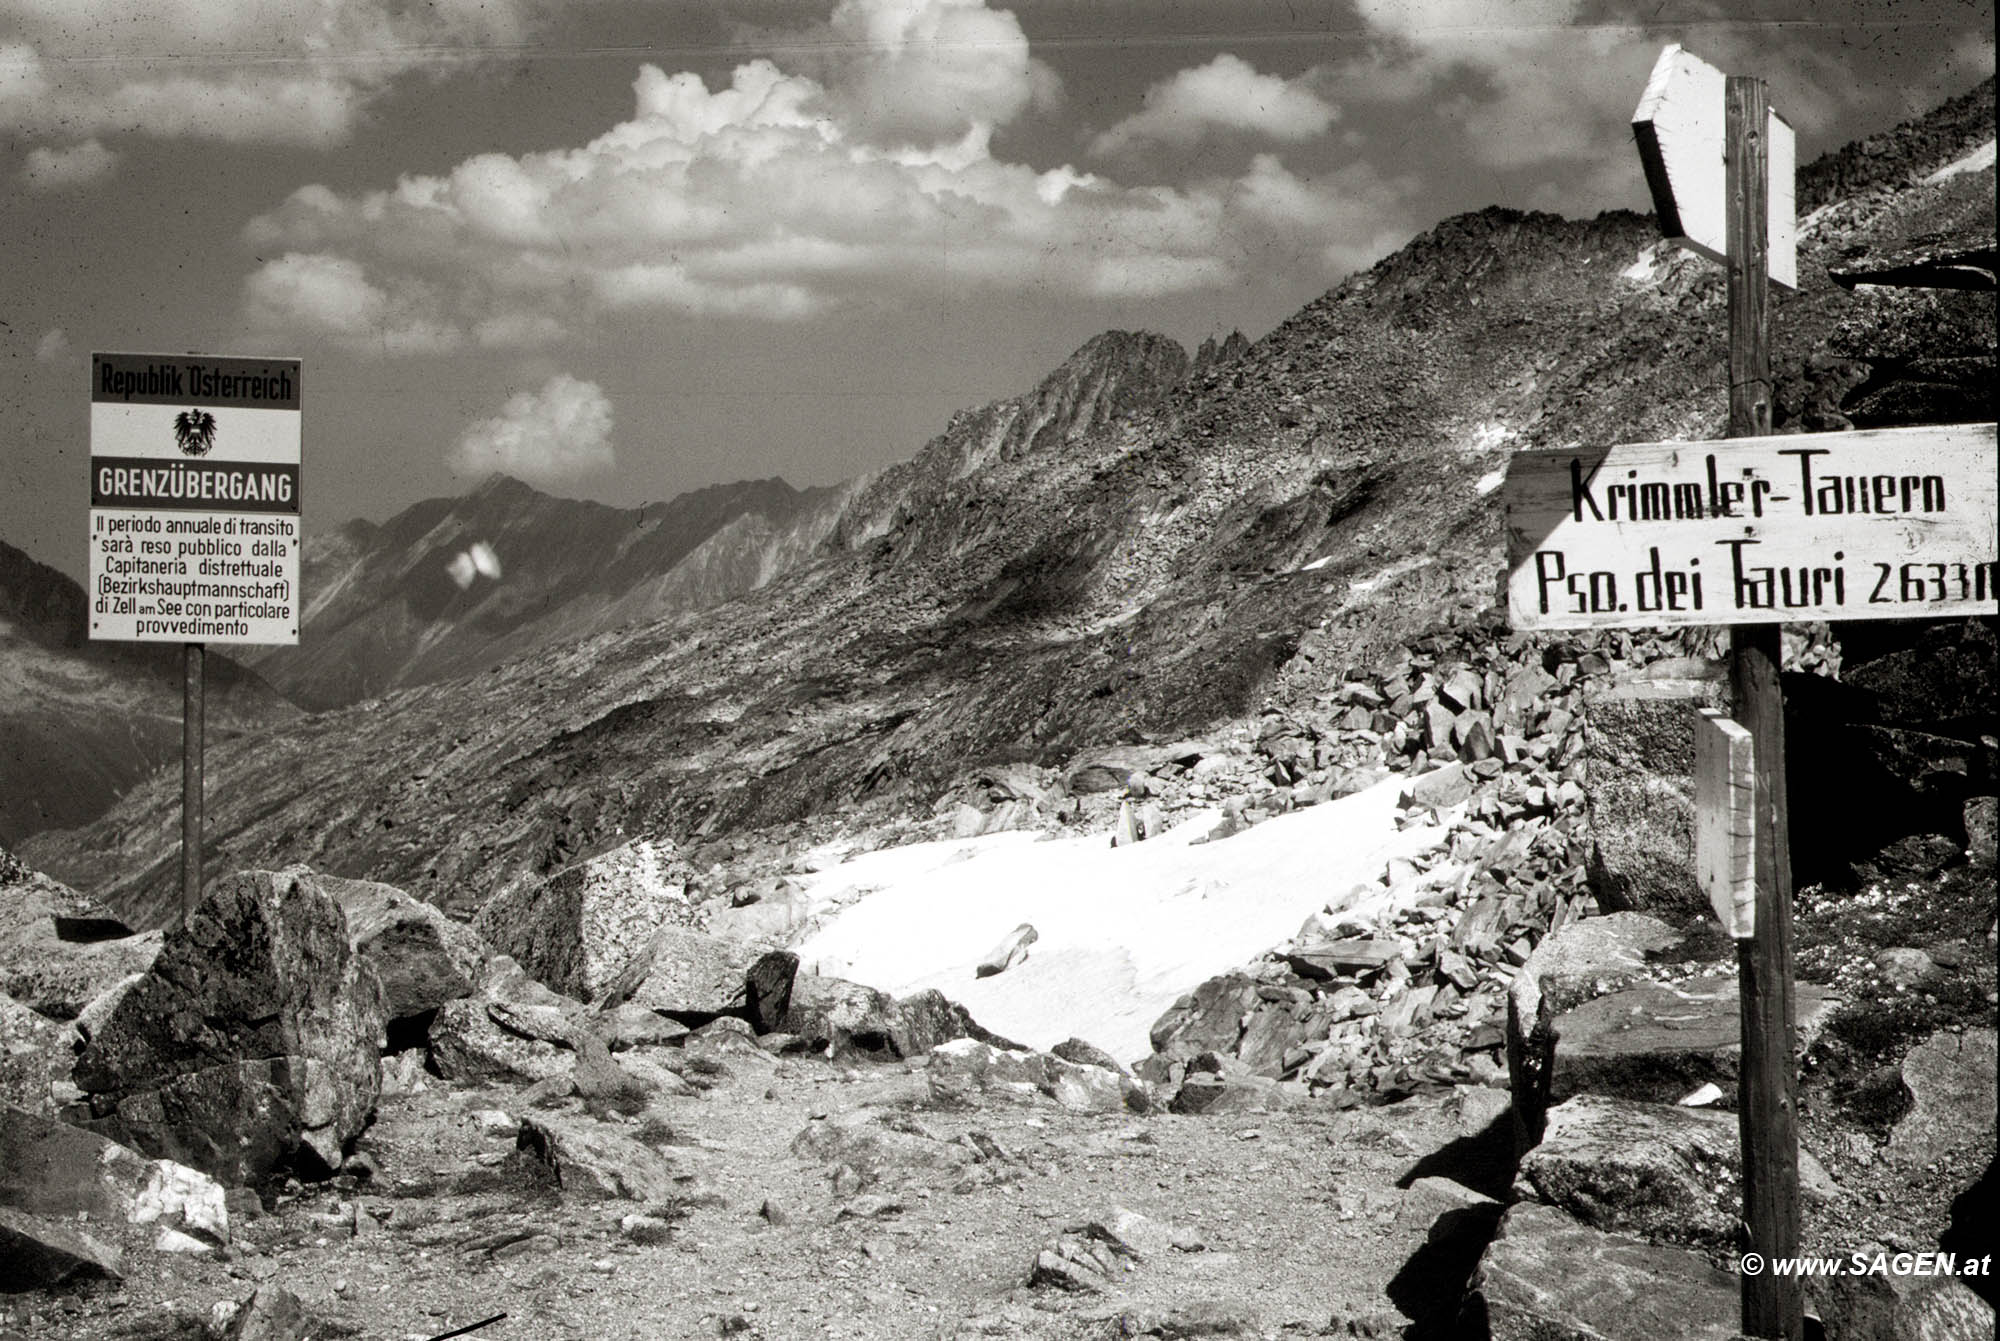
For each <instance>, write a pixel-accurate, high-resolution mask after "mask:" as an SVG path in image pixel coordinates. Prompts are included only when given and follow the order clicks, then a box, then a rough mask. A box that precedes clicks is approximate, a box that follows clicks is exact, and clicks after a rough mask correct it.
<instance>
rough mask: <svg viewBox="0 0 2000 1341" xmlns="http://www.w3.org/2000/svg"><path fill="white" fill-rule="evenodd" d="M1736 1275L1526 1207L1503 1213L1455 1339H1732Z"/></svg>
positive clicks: (1686, 1254) (1680, 1252) (1737, 1315)
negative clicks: (1497, 1233)
mask: <svg viewBox="0 0 2000 1341" xmlns="http://www.w3.org/2000/svg"><path fill="white" fill-rule="evenodd" d="M1741 1322H1742V1300H1741V1295H1740V1291H1739V1289H1738V1285H1737V1279H1736V1277H1734V1276H1732V1275H1730V1274H1729V1273H1728V1272H1725V1271H1718V1270H1716V1269H1715V1268H1714V1267H1712V1266H1710V1265H1709V1264H1708V1259H1707V1258H1706V1257H1703V1256H1702V1255H1701V1254H1699V1253H1695V1252H1690V1251H1689V1250H1687V1249H1685V1248H1663V1247H1659V1246H1656V1245H1654V1244H1650V1243H1642V1242H1640V1241H1639V1240H1638V1239H1633V1238H1626V1237H1624V1236H1623V1235H1619V1234H1606V1233H1604V1232H1603V1231H1601V1230H1596V1229H1591V1228H1590V1227H1588V1226H1587V1225H1580V1224H1578V1223H1577V1222H1576V1221H1574V1220H1572V1219H1570V1218H1569V1217H1568V1216H1566V1215H1564V1214H1563V1213H1562V1212H1561V1211H1557V1210H1553V1209H1551V1208H1549V1207H1547V1206H1542V1205H1538V1204H1536V1203H1534V1202H1523V1203H1521V1204H1519V1205H1517V1206H1514V1207H1513V1208H1511V1209H1510V1210H1509V1211H1508V1212H1507V1214H1506V1215H1505V1216H1503V1217H1502V1218H1501V1221H1500V1232H1499V1235H1498V1236H1497V1237H1496V1238H1495V1239H1494V1240H1493V1243H1492V1244H1491V1245H1490V1246H1489V1247H1488V1248H1487V1249H1486V1254H1485V1256H1483V1257H1481V1258H1480V1260H1479V1269H1478V1270H1477V1271H1476V1272H1475V1273H1474V1274H1473V1278H1472V1287H1471V1292H1470V1293H1469V1294H1468V1295H1467V1296H1466V1306H1465V1314H1464V1316H1463V1317H1462V1318H1461V1327H1460V1332H1459V1334H1460V1335H1468V1336H1478V1335H1485V1334H1486V1333H1484V1332H1481V1331H1479V1330H1478V1328H1479V1327H1480V1326H1481V1325H1482V1324H1483V1326H1484V1327H1485V1328H1487V1329H1489V1330H1490V1334H1491V1337H1492V1341H1660V1338H1662V1337H1675V1338H1678V1341H1734V1338H1735V1337H1736V1336H1737V1335H1738V1334H1739V1333H1738V1328H1739V1326H1740V1325H1741Z"/></svg>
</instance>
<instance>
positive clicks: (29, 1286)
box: [0, 1206, 122, 1294]
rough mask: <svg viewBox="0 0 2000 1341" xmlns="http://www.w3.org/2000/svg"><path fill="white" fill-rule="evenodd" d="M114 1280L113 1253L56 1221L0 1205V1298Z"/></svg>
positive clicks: (117, 1274) (116, 1265)
mask: <svg viewBox="0 0 2000 1341" xmlns="http://www.w3.org/2000/svg"><path fill="white" fill-rule="evenodd" d="M120 1279H122V1275H121V1273H120V1271H119V1259H118V1252H117V1250H116V1249H115V1248H111V1247H109V1246H107V1245H105V1244H102V1243H99V1242H98V1241H97V1240H96V1239H94V1238H92V1237H90V1235H88V1234H84V1233H80V1232H78V1231H77V1230H75V1229H72V1228H70V1227H69V1226H68V1225H65V1224H62V1223H60V1222H59V1221H56V1220H51V1219H46V1218H44V1217H42V1216H39V1215H29V1214H28V1213H27V1212H25V1211H15V1210H9V1209H8V1208H7V1207H5V1206H0V1293H6V1294H16V1293H19V1292H20V1291H22V1290H45V1289H49V1288H51V1287H53V1286H58V1285H67V1284H69V1283H70V1282H72V1281H83V1280H120Z"/></svg>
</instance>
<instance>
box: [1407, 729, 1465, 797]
mask: <svg viewBox="0 0 2000 1341" xmlns="http://www.w3.org/2000/svg"><path fill="white" fill-rule="evenodd" d="M1446 730H1447V732H1449V728H1448V727H1447V728H1446ZM1472 788H1473V775H1472V774H1471V773H1470V772H1469V771H1467V770H1466V768H1465V767H1464V766H1462V765H1460V764H1446V765H1444V766H1443V767H1441V768H1433V769H1431V770H1430V771H1428V772H1426V773H1421V774H1418V775H1417V776H1416V777H1415V778H1413V779H1411V781H1410V785H1409V787H1408V788H1407V789H1405V791H1404V792H1403V796H1402V801H1403V804H1404V805H1405V806H1406V807H1416V808H1422V809H1429V810H1444V809H1447V808H1448V807H1451V806H1455V805H1457V804H1458V803H1459V802H1461V801H1464V800H1466V799H1468V798H1469V797H1471V795H1472Z"/></svg>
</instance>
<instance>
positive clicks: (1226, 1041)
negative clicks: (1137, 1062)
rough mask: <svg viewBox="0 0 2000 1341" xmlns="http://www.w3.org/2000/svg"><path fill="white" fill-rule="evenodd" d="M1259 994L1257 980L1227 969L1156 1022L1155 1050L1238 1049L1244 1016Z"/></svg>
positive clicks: (1181, 1053) (1187, 1053)
mask: <svg viewBox="0 0 2000 1341" xmlns="http://www.w3.org/2000/svg"><path fill="white" fill-rule="evenodd" d="M1259 1000H1260V998H1259V997H1258V995H1257V984H1256V982H1255V981H1254V980H1253V979H1251V978H1248V977H1246V976H1244V975H1243V974H1240V973H1226V974H1223V975H1221V976H1219V977H1215V978H1210V979H1209V980H1208V981H1207V982H1205V983H1203V984H1202V985H1201V986H1199V987H1197V988H1195V989H1194V991H1192V992H1190V993H1188V994H1187V995H1186V996H1183V997H1181V998H1180V999H1179V1000H1178V1001H1176V1002H1174V1004H1173V1005H1172V1006H1170V1007H1168V1008H1167V1010H1166V1012H1165V1013H1164V1014H1162V1015H1161V1016H1160V1018H1159V1019H1157V1020H1155V1021H1154V1022H1153V1028H1152V1031H1151V1033H1150V1036H1149V1037H1150V1040H1151V1042H1152V1045H1153V1051H1154V1052H1156V1053H1159V1054H1160V1055H1162V1056H1165V1057H1172V1058H1186V1057H1192V1056H1194V1055H1195V1054H1197V1053H1202V1052H1225V1053H1234V1052H1235V1051H1236V1043H1237V1040H1238V1039H1240V1038H1241V1037H1242V1036H1243V1023H1244V1019H1245V1017H1246V1016H1247V1015H1248V1014H1249V1013H1250V1012H1251V1011H1252V1010H1254V1009H1255V1008H1256V1006H1257V1002H1258V1001H1259Z"/></svg>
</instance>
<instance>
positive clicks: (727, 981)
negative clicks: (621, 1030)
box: [598, 926, 758, 1024]
mask: <svg viewBox="0 0 2000 1341" xmlns="http://www.w3.org/2000/svg"><path fill="white" fill-rule="evenodd" d="M757 957H758V952H757V951H755V950H752V949H750V948H748V947H746V946H742V945H738V944H737V943H735V942H734V941H726V940H723V939H721V938H720V937H717V936H704V935H703V934H701V933H700V932H698V931H689V930H687V929H685V928H683V927H672V926H669V927H662V928H660V929H659V930H658V931H657V932H655V933H654V934H653V935H652V937H651V938H650V939H648V940H647V941H646V942H645V944H644V945H643V946H642V947H641V948H640V949H639V950H638V952H637V953H635V954H634V955H633V956H632V958H631V959H630V960H629V961H628V962H627V963H626V965H625V967H624V968H622V969H620V970H619V971H618V972H617V974H616V975H614V976H613V977H612V978H610V979H609V980H608V981H607V982H605V983H604V984H603V989H602V991H601V993H600V994H599V998H598V1000H599V1004H600V1005H601V1006H602V1007H603V1008H604V1009H606V1010H610V1009H614V1008H616V1007H618V1006H623V1005H635V1006H643V1007H645V1008H646V1009H648V1010H656V1011H659V1012H660V1013H661V1014H663V1015H671V1016H673V1017H675V1018H676V1019H679V1020H680V1021H681V1022H682V1023H684V1024H700V1023H706V1022H707V1021H709V1020H712V1019H714V1018H715V1017H716V1016H718V1015H732V1014H737V1013H740V1012H741V1011H743V1010H744V1009H745V1007H746V1004H747V992H746V990H745V986H744V979H745V975H746V974H747V973H748V971H749V969H750V965H751V964H752V963H753V962H754V961H755V960H756V959H757Z"/></svg>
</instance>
